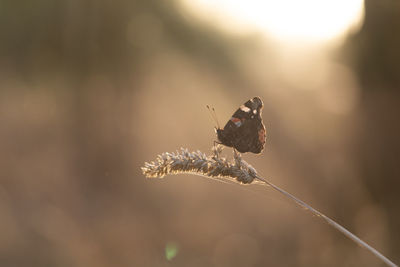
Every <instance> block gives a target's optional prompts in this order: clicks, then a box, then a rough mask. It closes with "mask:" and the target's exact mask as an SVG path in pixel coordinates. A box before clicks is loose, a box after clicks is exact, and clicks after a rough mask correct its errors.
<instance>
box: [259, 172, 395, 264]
mask: <svg viewBox="0 0 400 267" xmlns="http://www.w3.org/2000/svg"><path fill="white" fill-rule="evenodd" d="M256 179H257V180H259V181H262V182H264V183H265V184H267V185H269V186H271V187H272V188H273V189H275V190H276V191H278V192H279V193H281V194H283V195H284V196H286V197H288V198H290V199H291V200H293V201H294V202H295V203H296V204H298V205H299V206H300V207H302V208H305V209H307V210H309V211H310V212H311V213H312V214H314V215H317V216H318V217H320V218H322V219H323V220H325V221H326V222H327V223H328V224H330V225H331V226H332V227H333V228H335V229H336V230H338V231H340V232H342V234H344V235H345V236H347V237H348V238H350V239H351V240H353V241H354V242H355V243H356V244H358V245H360V246H361V247H363V248H365V249H367V250H369V251H370V252H371V253H373V254H374V255H375V256H376V257H378V258H379V259H381V260H382V261H383V262H384V263H386V264H387V265H388V266H391V267H397V265H396V264H394V263H393V262H392V261H391V260H389V259H388V258H386V257H385V256H383V255H382V254H381V253H380V252H379V251H377V250H376V249H374V248H373V247H371V246H370V245H368V244H367V243H366V242H364V241H363V240H361V239H360V238H359V237H357V236H356V235H355V234H353V233H352V232H350V231H349V230H347V229H346V228H344V227H343V226H341V225H340V224H338V223H337V222H335V221H334V220H332V219H331V218H329V217H328V216H326V215H324V214H323V213H321V212H320V211H318V210H316V209H314V208H313V207H311V206H310V205H308V204H307V203H305V202H304V201H302V200H300V199H298V198H297V197H295V196H293V195H292V194H290V193H288V192H286V191H285V190H283V189H282V188H280V187H278V186H276V185H274V184H273V183H271V182H269V181H268V180H266V179H264V178H262V177H259V176H257V177H256Z"/></svg>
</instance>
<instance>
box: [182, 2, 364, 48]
mask: <svg viewBox="0 0 400 267" xmlns="http://www.w3.org/2000/svg"><path fill="white" fill-rule="evenodd" d="M183 1H184V2H183V4H184V5H185V6H187V7H188V9H189V10H191V11H192V12H194V13H196V14H197V15H199V16H201V17H202V18H203V19H209V20H213V22H214V23H215V22H217V23H218V24H220V25H221V26H223V27H224V28H227V29H229V30H231V31H232V30H233V31H240V32H242V31H243V30H245V31H246V30H249V29H259V30H261V31H263V32H265V33H266V34H268V35H270V36H271V37H273V38H275V39H277V40H280V41H289V42H292V41H304V42H321V41H322V42H324V41H327V40H331V39H335V38H337V37H340V36H342V35H343V34H344V33H346V32H348V31H349V30H352V29H357V28H358V27H359V25H361V22H362V20H363V17H364V2H363V0H337V1H328V0H305V1H294V0H280V1H276V0H266V1H255V0H251V1H239V0H190V1H187V0H183Z"/></svg>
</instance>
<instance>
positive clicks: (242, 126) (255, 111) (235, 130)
mask: <svg viewBox="0 0 400 267" xmlns="http://www.w3.org/2000/svg"><path fill="white" fill-rule="evenodd" d="M262 108H263V102H262V101H261V99H260V98H259V97H254V98H252V99H250V100H249V101H247V102H246V103H244V104H243V105H241V106H240V107H239V108H238V109H237V110H236V111H235V113H234V114H233V115H232V117H231V118H230V120H229V121H228V122H227V123H226V125H225V127H224V129H218V130H217V135H218V139H219V141H220V142H221V143H222V144H223V145H226V146H229V147H233V148H235V149H237V150H238V151H239V152H241V153H245V152H253V153H256V154H258V153H261V151H262V150H263V148H264V145H265V138H266V131H265V127H264V124H263V123H262V118H261V110H262Z"/></svg>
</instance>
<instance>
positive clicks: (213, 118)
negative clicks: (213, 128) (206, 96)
mask: <svg viewBox="0 0 400 267" xmlns="http://www.w3.org/2000/svg"><path fill="white" fill-rule="evenodd" d="M206 107H207V109H208V111H209V112H210V116H211V118H212V120H213V121H214V122H215V123H216V124H217V127H218V128H217V129H219V123H218V119H217V116H216V114H215V109H214V108H212V111H211V108H210V106H209V105H207V106H206Z"/></svg>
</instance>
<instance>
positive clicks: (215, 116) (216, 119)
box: [212, 108, 221, 129]
mask: <svg viewBox="0 0 400 267" xmlns="http://www.w3.org/2000/svg"><path fill="white" fill-rule="evenodd" d="M212 110H213V113H214V118H215V121H216V122H217V126H218V129H219V128H221V127H220V126H219V121H218V117H217V113H216V112H215V109H214V108H212Z"/></svg>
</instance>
